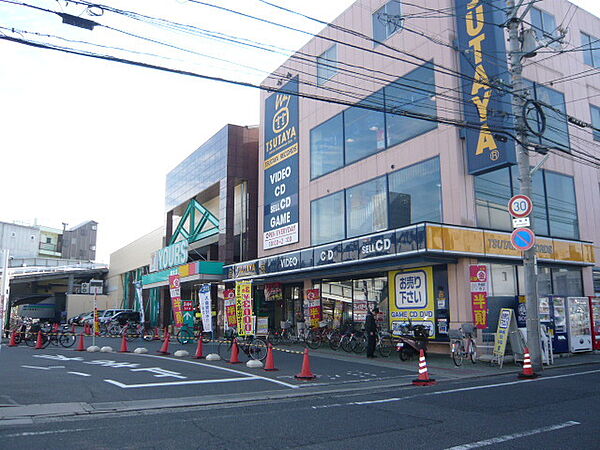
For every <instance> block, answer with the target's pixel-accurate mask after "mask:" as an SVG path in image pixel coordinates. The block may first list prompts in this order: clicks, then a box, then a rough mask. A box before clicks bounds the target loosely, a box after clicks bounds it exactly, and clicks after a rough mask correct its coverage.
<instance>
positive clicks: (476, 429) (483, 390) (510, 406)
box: [0, 364, 600, 449]
mask: <svg viewBox="0 0 600 450" xmlns="http://www.w3.org/2000/svg"><path fill="white" fill-rule="evenodd" d="M599 383H600V364H590V365H586V366H580V367H568V368H561V369H553V370H547V371H545V372H544V376H543V377H542V378H539V379H537V380H533V381H518V380H517V379H516V377H515V375H514V374H508V375H500V376H494V377H486V378H480V379H467V380H454V381H451V380H448V381H446V382H441V383H439V384H438V385H436V386H428V387H414V386H405V387H400V388H386V389H378V390H375V389H374V390H370V391H356V390H354V391H352V390H347V391H346V392H337V393H317V394H315V395H311V396H308V397H306V396H304V397H296V398H285V399H280V400H268V401H252V402H234V403H228V404H222V405H212V406H208V407H194V408H181V409H163V410H153V411H146V412H132V413H124V414H104V415H87V416H83V417H68V418H65V417H63V418H56V419H53V418H39V419H34V423H32V424H28V425H0V448H3V449H13V448H14V449H17V448H18V449H21V448H39V447H42V448H61V449H71V448H77V449H79V448H83V447H85V448H92V449H103V448H135V449H145V448H153V449H171V448H172V449H175V448H181V447H183V446H186V447H190V448H199V449H200V448H201V449H205V448H222V449H225V448H228V449H230V448H239V449H244V448H261V449H269V448H274V449H275V448H277V449H279V448H307V449H309V448H310V449H313V448H314V449H321V448H323V449H338V448H339V449H354V448H356V449H363V448H371V449H378V448H406V449H419V448H427V449H437V448H440V449H441V448H451V447H455V446H458V448H461V449H463V448H465V449H466V448H478V447H482V446H492V445H493V446H494V448H506V449H508V448H510V449H514V448H523V449H525V448H527V449H531V448H544V449H559V448H577V449H597V448H598V447H599V443H600V440H599V438H598V434H597V433H598V430H599V428H598V423H600V413H598V404H599V402H600V389H599V388H598V386H599ZM232 384H234V383H229V384H228V385H232ZM298 391H302V390H301V389H297V390H296V391H294V392H298Z"/></svg>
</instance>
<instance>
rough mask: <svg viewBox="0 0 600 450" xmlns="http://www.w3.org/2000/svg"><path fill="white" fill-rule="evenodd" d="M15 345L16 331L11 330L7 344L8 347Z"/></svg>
mask: <svg viewBox="0 0 600 450" xmlns="http://www.w3.org/2000/svg"><path fill="white" fill-rule="evenodd" d="M17 345H18V344H17V330H13V332H12V333H11V334H10V342H9V343H8V346H9V347H16V346H17Z"/></svg>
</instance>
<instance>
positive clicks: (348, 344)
mask: <svg viewBox="0 0 600 450" xmlns="http://www.w3.org/2000/svg"><path fill="white" fill-rule="evenodd" d="M354 342H355V340H354V337H353V336H343V337H342V340H341V341H340V347H342V350H344V351H345V352H346V353H351V352H352V350H353V349H354Z"/></svg>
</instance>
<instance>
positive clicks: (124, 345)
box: [119, 333, 129, 353]
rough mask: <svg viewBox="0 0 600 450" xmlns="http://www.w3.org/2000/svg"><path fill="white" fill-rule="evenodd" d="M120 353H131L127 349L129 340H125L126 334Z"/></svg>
mask: <svg viewBox="0 0 600 450" xmlns="http://www.w3.org/2000/svg"><path fill="white" fill-rule="evenodd" d="M119 353H129V349H128V348H127V339H126V338H125V333H123V337H122V338H121V350H119Z"/></svg>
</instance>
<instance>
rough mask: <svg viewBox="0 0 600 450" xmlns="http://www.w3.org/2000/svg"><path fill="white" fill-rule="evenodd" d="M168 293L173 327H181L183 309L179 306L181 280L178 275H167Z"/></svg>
mask: <svg viewBox="0 0 600 450" xmlns="http://www.w3.org/2000/svg"><path fill="white" fill-rule="evenodd" d="M169 292H170V294H171V308H172V309H173V318H174V319H175V326H177V327H182V326H183V322H184V320H183V308H182V304H181V278H180V276H179V274H175V275H169Z"/></svg>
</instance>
